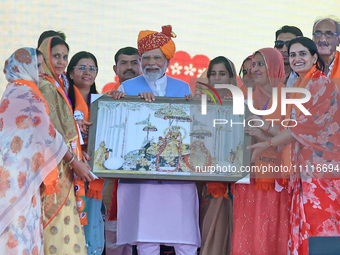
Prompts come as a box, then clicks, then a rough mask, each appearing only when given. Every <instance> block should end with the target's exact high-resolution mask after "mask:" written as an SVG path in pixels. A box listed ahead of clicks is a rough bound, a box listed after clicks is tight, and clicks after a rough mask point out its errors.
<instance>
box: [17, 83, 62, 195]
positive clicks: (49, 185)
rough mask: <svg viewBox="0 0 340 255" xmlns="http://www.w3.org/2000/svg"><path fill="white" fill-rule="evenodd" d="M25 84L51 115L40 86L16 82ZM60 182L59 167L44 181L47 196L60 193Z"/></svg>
mask: <svg viewBox="0 0 340 255" xmlns="http://www.w3.org/2000/svg"><path fill="white" fill-rule="evenodd" d="M23 82H24V84H25V85H26V86H28V87H30V88H31V89H32V90H34V92H35V93H37V94H38V95H39V96H40V97H41V99H42V100H43V101H44V103H45V109H46V113H47V115H48V114H49V108H48V104H47V102H46V100H45V98H44V96H43V95H42V94H41V92H40V90H39V88H38V86H37V85H35V83H34V82H31V81H23V80H17V81H16V83H19V84H20V83H23ZM58 180H59V173H58V167H56V168H54V169H53V170H52V171H51V172H50V173H49V174H48V175H47V176H46V177H45V179H44V180H43V183H44V185H45V194H46V195H50V194H53V193H57V192H58V191H59V188H58V186H57V184H58Z"/></svg>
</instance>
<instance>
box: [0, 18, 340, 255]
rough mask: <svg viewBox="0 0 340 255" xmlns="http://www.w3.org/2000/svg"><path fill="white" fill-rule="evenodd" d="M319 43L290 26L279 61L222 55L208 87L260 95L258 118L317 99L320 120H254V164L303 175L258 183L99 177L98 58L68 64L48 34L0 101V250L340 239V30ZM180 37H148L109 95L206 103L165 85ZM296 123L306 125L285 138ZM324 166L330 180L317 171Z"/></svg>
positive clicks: (156, 248)
mask: <svg viewBox="0 0 340 255" xmlns="http://www.w3.org/2000/svg"><path fill="white" fill-rule="evenodd" d="M312 31H313V33H312V39H309V38H307V37H304V36H303V34H302V32H301V30H300V29H299V28H297V27H295V26H288V25H285V26H283V27H282V28H280V29H279V30H278V31H276V34H275V44H274V47H273V48H262V49H253V50H252V51H250V52H249V54H250V55H249V56H247V57H246V58H245V59H244V61H243V63H242V65H241V67H240V68H239V70H240V71H239V73H237V71H236V68H235V65H234V64H233V62H232V61H231V60H230V59H228V58H226V57H224V56H218V57H216V58H214V59H212V60H211V61H210V63H209V66H208V67H207V69H206V73H205V74H203V76H204V75H206V76H205V77H206V80H207V83H208V84H209V85H211V86H214V85H215V84H233V85H235V86H238V87H240V88H241V89H242V91H243V92H244V96H245V97H247V96H249V95H247V93H246V91H247V88H252V90H253V96H252V99H253V105H254V108H256V109H258V110H268V109H270V108H271V106H272V104H274V101H275V100H274V99H273V93H277V98H278V102H279V105H280V102H281V94H282V93H283V92H282V91H283V90H284V89H285V88H300V89H306V90H308V91H309V92H310V95H311V98H310V100H308V102H306V103H305V104H304V107H305V108H306V109H307V111H308V112H309V113H310V115H308V114H306V112H303V111H301V109H300V108H299V107H297V106H295V105H291V104H290V105H288V106H287V109H285V113H284V112H283V109H281V108H280V107H278V108H277V109H276V110H275V111H273V112H272V113H270V115H266V116H256V115H252V116H250V117H249V119H248V120H250V121H251V120H253V121H254V120H259V119H260V120H261V121H262V122H263V123H264V125H263V126H261V127H248V128H246V129H245V133H246V134H247V135H250V136H251V137H252V145H250V146H249V147H248V148H247V149H249V150H251V157H252V160H251V164H253V165H258V166H260V165H261V166H263V165H267V166H275V165H283V166H295V169H296V168H298V169H299V171H290V172H288V173H287V172H285V173H280V174H276V175H274V176H273V175H268V174H263V173H256V174H255V175H251V177H252V178H251V179H250V183H249V184H234V183H226V182H206V183H203V184H202V183H201V184H200V185H196V183H195V182H189V181H188V182H183V181H154V180H142V181H141V180H138V181H137V180H119V181H118V180H109V179H107V180H104V179H101V178H97V177H96V176H94V175H93V174H92V173H91V169H90V166H89V164H88V161H89V160H90V159H89V156H88V154H87V145H88V142H89V141H88V132H89V127H90V126H91V125H92V123H91V122H90V102H91V94H97V93H98V91H97V88H96V83H95V80H96V76H97V74H98V71H99V67H98V64H97V59H96V57H95V56H94V55H93V54H92V53H90V52H86V51H81V52H78V53H76V54H75V55H74V56H73V57H72V58H71V60H70V61H68V56H69V45H68V44H67V43H66V37H65V35H64V34H63V33H62V32H56V31H53V30H50V31H45V32H44V33H42V34H41V36H40V38H39V40H38V48H37V49H35V48H29V47H26V48H20V49H18V50H16V51H15V52H14V53H13V54H12V55H11V56H10V57H9V58H8V60H6V62H5V66H4V74H5V76H6V79H7V81H8V85H7V87H6V90H5V92H4V94H3V96H2V99H1V102H0V186H1V187H0V248H1V250H2V251H3V252H5V254H124V255H125V254H128V255H131V254H140V255H143V254H145V255H153V254H155V255H156V254H160V253H161V246H162V247H163V245H165V246H170V247H173V250H174V251H173V252H172V253H175V254H177V255H190V254H197V253H198V252H199V254H201V255H222V254H234V255H238V254H252V255H253V254H254V255H256V254H268V255H270V254H308V249H309V246H308V244H309V237H312V236H340V179H339V177H340V174H339V172H340V170H339V167H340V166H339V164H340V132H339V131H340V126H339V125H340V107H339V102H340V94H339V88H340V53H339V51H337V50H336V48H337V46H339V43H340V23H339V22H338V21H336V20H334V19H330V18H324V19H319V20H317V21H315V23H314V24H313V26H312ZM174 37H175V34H174V33H173V31H172V27H171V26H164V27H162V31H161V32H157V31H150V30H145V31H141V32H140V33H139V35H138V40H137V48H134V47H124V48H122V49H120V50H119V51H118V52H117V53H116V55H115V57H114V60H115V65H114V66H113V70H114V72H115V73H116V74H117V76H118V78H119V81H118V82H116V83H110V84H107V85H106V86H105V87H104V90H105V91H104V92H105V93H106V94H107V95H108V96H111V97H112V98H114V99H116V100H119V99H120V98H123V97H124V96H125V95H133V96H139V97H140V98H141V100H145V101H147V102H150V103H152V102H153V101H155V100H157V97H182V98H186V99H188V100H190V98H191V97H192V95H193V94H195V91H191V90H190V87H189V85H188V84H187V83H185V82H183V81H181V80H178V79H174V78H172V77H169V76H168V75H166V70H167V67H168V65H169V63H170V61H171V59H172V58H173V57H174V54H175V52H176V47H175V43H174V41H173V38H174ZM219 94H220V95H222V97H224V98H230V96H231V95H230V93H229V92H228V91H227V90H225V91H224V90H223V89H220V91H219ZM196 95H197V94H196ZM301 97H302V93H298V92H294V91H293V90H292V91H291V92H290V93H289V99H292V100H294V99H301ZM283 117H285V119H289V120H292V121H294V122H296V123H297V125H295V126H294V125H290V126H289V127H282V126H281V125H279V124H280V121H281V119H283ZM273 119H274V120H277V121H274V122H273V121H270V120H273ZM317 166H322V167H323V168H326V171H323V172H316V171H315V172H312V171H310V170H311V169H313V168H316V167H317ZM290 169H291V168H290ZM198 191H199V192H198ZM106 211H108V215H106V216H105V214H106ZM112 222H115V224H114V225H112ZM105 229H106V230H105ZM108 229H110V230H112V231H108ZM105 247H106V248H105ZM170 253H171V251H168V254H170Z"/></svg>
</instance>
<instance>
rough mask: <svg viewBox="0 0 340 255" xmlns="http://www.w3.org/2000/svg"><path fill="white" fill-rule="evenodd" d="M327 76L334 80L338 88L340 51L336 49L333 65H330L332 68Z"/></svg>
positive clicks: (339, 86)
mask: <svg viewBox="0 0 340 255" xmlns="http://www.w3.org/2000/svg"><path fill="white" fill-rule="evenodd" d="M328 77H329V78H331V80H333V81H334V82H335V84H336V85H337V86H338V88H339V90H340V52H339V51H337V52H336V55H335V58H334V61H333V65H332V70H331V71H330V73H329V76H328Z"/></svg>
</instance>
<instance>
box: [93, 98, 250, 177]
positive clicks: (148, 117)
mask: <svg viewBox="0 0 340 255" xmlns="http://www.w3.org/2000/svg"><path fill="white" fill-rule="evenodd" d="M245 109H246V110H247V109H248V107H245ZM248 116H249V112H246V113H245V114H244V115H233V111H232V101H231V100H227V101H222V105H214V104H213V103H208V104H207V114H206V115H202V114H201V100H200V99H193V100H185V99H184V98H166V97H156V100H155V101H154V102H152V103H148V102H145V101H144V100H142V99H141V98H139V97H134V96H126V97H124V98H121V99H119V100H114V99H113V98H112V97H111V96H106V95H102V96H100V97H99V98H97V99H95V100H94V101H93V102H92V103H91V122H92V125H91V127H90V130H89V140H88V154H89V156H90V158H91V160H90V162H89V163H90V166H91V169H92V171H93V173H94V174H95V175H97V176H99V177H104V178H119V179H125V178H128V179H153V180H183V181H229V182H235V181H237V180H239V179H241V178H242V177H243V176H244V175H245V173H242V172H241V171H240V168H241V166H245V165H249V163H250V151H249V150H247V149H246V147H247V146H248V145H250V141H251V138H250V137H249V136H248V135H246V134H245V132H244V125H245V124H244V123H245V122H246V121H245V120H246V119H247V117H248ZM214 126H215V127H214Z"/></svg>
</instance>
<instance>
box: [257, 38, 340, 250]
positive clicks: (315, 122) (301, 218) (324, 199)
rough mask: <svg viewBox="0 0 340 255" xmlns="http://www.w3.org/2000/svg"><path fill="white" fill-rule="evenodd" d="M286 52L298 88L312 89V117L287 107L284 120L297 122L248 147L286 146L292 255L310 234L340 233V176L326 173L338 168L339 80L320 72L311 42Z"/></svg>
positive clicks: (300, 40)
mask: <svg viewBox="0 0 340 255" xmlns="http://www.w3.org/2000/svg"><path fill="white" fill-rule="evenodd" d="M288 52H289V61H290V65H291V67H292V69H293V70H294V71H295V72H296V73H298V75H299V78H298V80H297V82H296V83H295V85H294V87H296V88H305V89H307V90H309V91H310V92H311V99H310V100H309V101H308V102H307V103H305V104H304V107H305V108H306V109H307V110H308V111H309V113H310V114H311V115H306V114H304V113H303V112H301V111H300V110H299V109H298V108H295V107H291V105H289V106H288V109H287V116H286V118H289V119H295V120H296V122H297V125H296V126H295V127H290V128H288V129H286V130H284V131H283V132H281V133H280V134H279V135H277V136H275V137H274V138H273V139H271V140H270V141H269V142H264V143H258V144H255V145H253V146H250V148H253V149H255V150H254V152H253V156H256V155H258V153H261V151H263V150H265V149H267V148H268V147H272V146H279V145H285V146H284V148H283V164H284V165H286V166H290V165H292V166H293V167H295V169H296V171H293V172H291V173H290V180H289V182H288V185H289V190H290V196H291V206H290V233H289V241H288V248H289V254H308V237H310V236H339V235H340V224H339V223H340V222H339V219H340V189H339V187H340V181H339V176H336V173H335V172H334V171H327V169H331V168H333V169H336V168H339V167H340V166H339V161H340V132H339V131H340V128H339V127H340V126H339V125H340V112H339V94H338V88H337V86H336V85H335V83H333V82H332V81H331V80H330V79H329V78H327V77H326V76H325V74H324V73H323V72H322V69H323V67H324V64H323V61H322V60H321V58H320V56H319V54H318V52H317V47H316V45H315V43H314V42H313V41H312V40H310V39H309V38H306V37H299V38H296V39H293V40H291V41H290V43H289V45H288ZM290 98H301V93H292V94H291V95H290ZM313 168H314V169H316V171H314V172H313V171H312V169H313ZM293 169H294V168H293ZM320 169H323V170H326V171H325V172H324V173H322V172H320ZM338 175H339V174H338Z"/></svg>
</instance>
